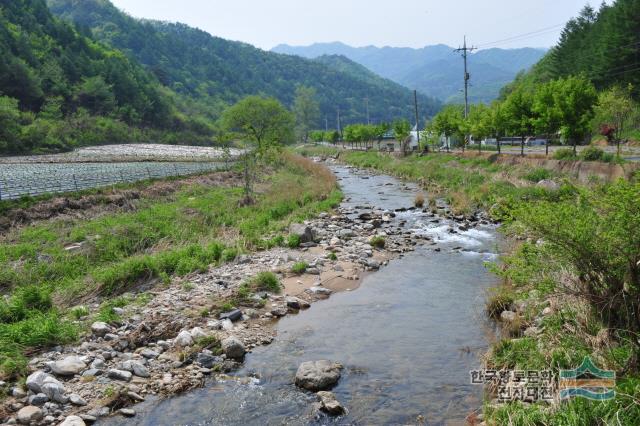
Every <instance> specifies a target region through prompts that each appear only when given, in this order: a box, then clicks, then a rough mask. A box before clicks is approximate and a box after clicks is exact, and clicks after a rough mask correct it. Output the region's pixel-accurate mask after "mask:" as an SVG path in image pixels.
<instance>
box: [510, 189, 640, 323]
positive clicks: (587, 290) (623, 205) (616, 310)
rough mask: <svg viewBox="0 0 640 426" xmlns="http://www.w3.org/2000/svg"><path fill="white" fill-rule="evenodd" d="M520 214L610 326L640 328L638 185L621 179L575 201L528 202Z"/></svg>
mask: <svg viewBox="0 0 640 426" xmlns="http://www.w3.org/2000/svg"><path fill="white" fill-rule="evenodd" d="M517 216H518V217H519V219H520V220H521V221H522V222H523V224H524V225H525V226H527V227H528V229H530V230H531V233H532V236H533V237H536V238H542V239H543V240H544V241H545V246H546V247H548V250H549V253H550V255H551V256H552V257H553V258H554V259H555V260H557V261H559V262H563V263H564V264H566V265H568V266H569V267H570V268H571V269H572V270H573V272H574V274H575V276H576V277H577V283H576V284H577V285H578V289H577V290H578V293H579V295H580V296H581V297H583V298H584V300H586V301H588V302H589V303H591V304H592V305H593V306H594V308H595V311H596V312H598V313H599V314H600V315H601V317H602V320H603V321H604V322H605V323H606V324H608V325H609V326H611V327H615V328H624V329H628V330H631V331H634V332H637V331H640V317H639V316H638V315H637V312H640V262H638V259H639V258H640V233H639V232H638V229H640V183H630V182H626V181H623V180H620V181H618V182H616V183H614V184H610V185H608V186H606V187H604V188H602V189H599V190H593V191H591V192H587V191H583V192H581V193H580V196H579V197H578V198H577V200H568V201H561V202H549V201H541V202H538V203H529V204H528V205H526V206H523V207H521V208H520V209H519V210H518V212H517ZM561 290H562V289H561ZM564 290H565V291H567V292H571V293H575V291H576V289H564Z"/></svg>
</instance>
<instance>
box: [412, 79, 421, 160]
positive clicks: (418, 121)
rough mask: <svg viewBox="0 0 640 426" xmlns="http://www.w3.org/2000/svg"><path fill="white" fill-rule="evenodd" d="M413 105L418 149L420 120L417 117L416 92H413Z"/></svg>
mask: <svg viewBox="0 0 640 426" xmlns="http://www.w3.org/2000/svg"><path fill="white" fill-rule="evenodd" d="M413 105H414V107H415V110H416V137H417V138H418V147H420V118H419V115H418V91H417V90H414V91H413Z"/></svg>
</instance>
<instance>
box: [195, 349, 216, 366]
mask: <svg viewBox="0 0 640 426" xmlns="http://www.w3.org/2000/svg"><path fill="white" fill-rule="evenodd" d="M221 362H222V358H220V357H218V356H214V355H210V354H206V353H203V352H200V353H199V354H198V355H197V356H196V363H197V364H198V365H200V366H201V367H204V368H212V367H213V366H214V365H216V364H218V363H221Z"/></svg>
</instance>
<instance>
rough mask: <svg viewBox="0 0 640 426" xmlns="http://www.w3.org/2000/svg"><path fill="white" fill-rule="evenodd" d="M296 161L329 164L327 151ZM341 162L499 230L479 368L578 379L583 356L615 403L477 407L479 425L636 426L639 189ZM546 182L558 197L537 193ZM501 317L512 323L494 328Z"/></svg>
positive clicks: (451, 163)
mask: <svg viewBox="0 0 640 426" xmlns="http://www.w3.org/2000/svg"><path fill="white" fill-rule="evenodd" d="M303 151H306V152H305V153H306V154H312V155H328V154H335V153H332V152H327V149H326V148H323V149H322V150H320V151H315V150H314V149H313V148H311V149H307V148H305V149H304V150H303ZM340 159H341V160H342V161H344V162H346V163H349V164H352V165H356V166H359V167H367V168H372V169H375V170H379V171H381V172H385V173H389V174H393V175H395V176H399V177H402V178H406V179H411V180H414V181H417V182H420V183H421V184H422V185H423V186H424V187H425V188H426V189H427V191H428V196H429V197H431V198H433V197H434V196H435V197H443V198H445V199H447V200H448V201H449V202H450V203H451V204H452V206H453V207H454V209H455V210H457V211H458V212H462V213H464V212H468V211H472V210H474V209H486V210H487V211H489V212H490V213H491V214H492V216H493V217H494V218H496V219H499V220H501V221H502V223H503V226H502V230H503V231H504V232H505V233H506V234H507V235H508V236H510V237H512V238H511V239H510V240H511V241H513V245H514V249H513V252H512V253H511V254H510V255H508V256H504V257H503V258H502V259H501V261H500V262H499V263H497V264H493V265H489V267H491V268H492V269H493V271H494V272H495V273H496V274H497V275H498V276H499V277H500V278H501V281H502V283H501V285H500V286H499V287H497V288H495V289H493V290H492V292H491V293H490V294H489V295H488V300H487V313H488V315H490V316H492V317H494V318H495V319H496V320H497V321H501V322H502V329H503V332H504V336H503V337H502V338H500V339H498V341H496V342H495V343H493V344H492V345H491V348H490V351H489V352H488V353H487V355H486V357H485V362H486V365H487V368H490V369H497V370H500V369H513V370H542V369H550V370H552V371H553V372H554V373H555V374H557V373H558V371H559V370H560V369H573V368H576V367H578V366H579V365H580V364H581V363H582V360H583V359H584V357H585V356H590V357H591V358H592V360H593V362H594V363H595V364H596V365H597V366H598V367H600V368H602V369H607V370H614V371H615V372H616V377H617V382H616V388H615V390H616V397H615V398H614V399H612V400H609V401H604V402H597V401H588V400H585V399H579V398H574V399H572V400H569V401H565V402H562V403H559V404H555V405H551V404H547V403H534V404H525V403H521V402H511V403H506V404H497V403H495V401H492V400H491V398H490V399H489V400H488V401H487V403H486V405H485V407H484V417H485V420H486V421H487V423H488V424H497V425H576V426H578V425H587V424H589V425H598V424H616V425H618V424H619V425H635V424H640V374H639V358H638V356H639V355H640V351H639V340H638V337H639V336H640V334H639V333H640V307H639V305H640V294H639V292H640V184H639V183H638V182H637V181H632V182H628V181H622V180H621V181H618V182H613V183H601V182H593V183H591V184H589V185H583V184H579V183H577V182H575V181H572V180H571V179H569V178H568V177H566V176H558V175H553V174H551V173H549V172H548V171H546V170H544V169H531V168H528V167H519V166H505V165H499V164H494V163H491V162H490V161H488V160H487V159H482V158H457V157H455V156H452V155H446V154H438V155H431V156H426V157H407V158H401V159H399V158H393V157H390V156H386V155H380V154H378V153H366V152H341V153H340ZM542 179H553V180H554V181H556V182H557V183H558V185H557V187H541V186H538V185H536V182H538V181H539V180H542ZM504 311H510V312H512V313H513V314H514V315H513V316H512V317H511V318H507V317H503V318H502V319H501V317H502V315H501V314H502V313H503V312H504Z"/></svg>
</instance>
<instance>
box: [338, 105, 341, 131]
mask: <svg viewBox="0 0 640 426" xmlns="http://www.w3.org/2000/svg"><path fill="white" fill-rule="evenodd" d="M338 134H339V135H340V138H341V139H342V126H341V123H340V107H338Z"/></svg>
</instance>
